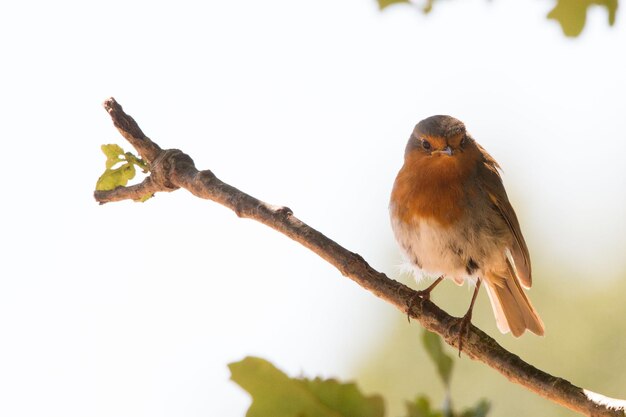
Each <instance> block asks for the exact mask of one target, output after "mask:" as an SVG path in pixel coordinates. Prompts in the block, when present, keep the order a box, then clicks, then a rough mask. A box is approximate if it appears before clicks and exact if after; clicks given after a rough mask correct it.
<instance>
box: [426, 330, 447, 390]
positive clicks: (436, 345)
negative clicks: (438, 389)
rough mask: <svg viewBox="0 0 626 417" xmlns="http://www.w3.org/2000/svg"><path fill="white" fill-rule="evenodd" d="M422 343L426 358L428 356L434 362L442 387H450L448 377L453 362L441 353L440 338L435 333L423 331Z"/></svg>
mask: <svg viewBox="0 0 626 417" xmlns="http://www.w3.org/2000/svg"><path fill="white" fill-rule="evenodd" d="M422 343H424V347H425V348H426V352H427V353H428V356H430V358H431V359H432V361H433V362H435V365H436V366H437V373H438V374H439V377H440V378H441V380H442V381H443V383H444V385H445V386H446V387H448V386H449V385H450V377H451V376H452V366H453V365H454V362H452V357H451V356H449V355H447V354H446V353H445V352H444V351H443V344H442V343H441V338H440V337H439V336H438V335H437V334H435V333H432V332H429V331H428V330H424V332H423V333H422Z"/></svg>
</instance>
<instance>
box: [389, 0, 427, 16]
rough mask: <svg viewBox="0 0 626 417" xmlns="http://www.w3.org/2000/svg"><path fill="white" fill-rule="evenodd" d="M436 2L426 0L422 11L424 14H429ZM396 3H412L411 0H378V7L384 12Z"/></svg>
mask: <svg viewBox="0 0 626 417" xmlns="http://www.w3.org/2000/svg"><path fill="white" fill-rule="evenodd" d="M434 2H435V0H424V6H422V11H423V12H424V13H429V12H430V11H431V10H432V9H433V3H434ZM396 3H410V1H409V0H378V7H379V8H380V10H383V9H384V8H386V7H389V6H391V5H392V4H396Z"/></svg>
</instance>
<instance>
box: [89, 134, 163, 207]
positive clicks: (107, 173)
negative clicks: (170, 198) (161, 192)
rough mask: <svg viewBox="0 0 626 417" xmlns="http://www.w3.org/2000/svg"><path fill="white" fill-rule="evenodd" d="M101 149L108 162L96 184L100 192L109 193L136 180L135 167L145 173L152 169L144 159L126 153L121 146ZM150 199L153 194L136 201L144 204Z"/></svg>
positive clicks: (108, 146) (109, 146)
mask: <svg viewBox="0 0 626 417" xmlns="http://www.w3.org/2000/svg"><path fill="white" fill-rule="evenodd" d="M100 148H101V149H102V153H104V155H105V156H106V157H107V160H106V163H105V166H106V169H105V170H104V173H103V174H102V175H100V178H98V181H97V182H96V190H98V191H108V190H113V189H115V188H116V187H123V186H126V184H128V181H130V180H132V179H133V178H135V174H136V173H137V171H136V169H135V165H137V166H138V167H139V168H141V169H142V171H143V172H144V173H145V172H148V171H149V168H150V167H149V166H148V164H147V163H146V162H145V161H144V160H143V159H141V158H138V157H136V156H135V155H133V154H132V153H130V152H126V153H124V150H123V149H122V147H121V146H119V145H115V144H109V145H102V146H101V147H100ZM119 163H122V165H120V166H119V167H117V168H115V169H113V167H114V166H115V165H117V164H119ZM150 197H152V194H149V195H145V196H142V197H141V198H139V199H138V200H136V201H141V202H144V201H146V200H148V199H149V198H150Z"/></svg>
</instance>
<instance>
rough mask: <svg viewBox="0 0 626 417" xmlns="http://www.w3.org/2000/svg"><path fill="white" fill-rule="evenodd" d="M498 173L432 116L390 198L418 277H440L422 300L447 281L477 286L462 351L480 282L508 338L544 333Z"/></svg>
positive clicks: (445, 119) (450, 122) (478, 150)
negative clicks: (510, 336) (530, 294)
mask: <svg viewBox="0 0 626 417" xmlns="http://www.w3.org/2000/svg"><path fill="white" fill-rule="evenodd" d="M499 168H500V167H499V166H498V163H497V162H496V161H495V160H494V159H493V158H492V157H491V155H489V154H488V153H487V151H485V150H484V149H483V148H482V147H481V146H480V145H479V144H478V143H476V141H475V140H474V139H473V138H472V137H471V136H470V135H469V134H468V133H467V131H466V129H465V125H464V124H463V123H462V122H461V121H460V120H457V119H455V118H453V117H450V116H432V117H429V118H427V119H424V120H422V121H421V122H419V123H418V124H417V126H415V129H414V130H413V134H412V135H411V137H410V139H409V142H408V143H407V145H406V150H405V154H404V165H403V166H402V168H401V169H400V172H398V176H397V177H396V180H395V183H394V185H393V191H392V193H391V202H390V207H389V209H390V215H391V224H392V227H393V231H394V234H395V237H396V239H397V241H398V243H399V245H400V247H401V248H402V251H403V252H404V255H405V256H406V258H407V260H408V261H409V262H410V263H411V265H412V266H413V267H414V268H413V269H414V271H415V274H416V278H421V276H429V277H439V278H438V279H437V280H436V281H435V282H434V283H433V284H432V285H431V286H430V287H428V288H426V289H425V290H422V291H419V292H418V294H419V295H420V296H421V297H425V298H428V297H429V296H430V292H431V291H432V289H433V288H434V287H435V286H436V285H437V284H439V282H441V280H442V279H443V278H449V279H452V280H453V281H454V282H456V283H457V284H459V285H461V284H463V283H464V282H465V281H469V282H470V283H474V284H475V285H476V287H475V290H474V294H473V296H472V300H471V303H470V307H469V309H468V311H467V313H466V314H465V316H464V317H463V318H462V319H461V320H462V321H461V323H460V324H461V329H460V336H459V338H460V340H459V351H460V350H461V347H462V342H463V332H464V330H465V329H466V328H467V326H468V324H469V323H470V322H471V317H472V309H473V307H474V302H475V300H476V296H477V294H478V291H479V289H480V284H481V282H484V283H485V287H486V288H487V294H488V295H489V300H490V301H491V306H492V308H493V313H494V315H495V317H496V322H497V325H498V328H499V329H500V331H501V332H503V333H507V332H509V331H510V332H511V333H512V334H513V335H514V336H516V337H517V336H520V335H521V334H523V333H524V331H526V329H528V330H530V331H531V332H533V333H535V334H538V335H543V333H544V326H543V322H542V321H541V318H539V315H538V314H537V312H536V311H535V309H534V308H533V306H532V304H531V303H530V300H529V299H528V297H526V294H525V292H524V288H525V289H528V288H530V286H531V284H532V277H531V266H530V255H529V253H528V247H527V246H526V242H524V237H523V236H522V232H521V230H520V225H519V222H518V220H517V216H516V215H515V211H514V210H513V207H512V206H511V203H509V199H508V197H507V195H506V191H505V189H504V186H503V184H502V179H501V177H500V173H499V172H498V170H499Z"/></svg>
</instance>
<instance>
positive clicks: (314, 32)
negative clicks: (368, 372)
mask: <svg viewBox="0 0 626 417" xmlns="http://www.w3.org/2000/svg"><path fill="white" fill-rule="evenodd" d="M435 6H436V7H435V9H434V11H433V13H432V14H430V15H428V16H423V15H422V14H421V13H420V12H419V11H418V10H417V9H412V8H411V7H410V6H396V7H391V8H389V9H388V10H386V11H385V12H382V13H381V12H379V11H378V9H377V5H376V3H375V2H374V1H373V0H372V1H370V0H348V1H331V0H320V1H316V2H294V1H287V0H284V1H274V2H266V1H249V0H242V1H236V2H234V1H231V2H228V1H183V2H160V1H158V2H154V1H153V2H146V1H144V2H132V1H117V0H113V1H107V2H85V1H81V2H78V1H63V0H61V1H49V2H43V1H41V2H36V1H33V2H28V1H26V2H20V3H19V4H18V3H17V2H14V4H13V5H9V4H8V2H5V3H4V4H3V5H2V6H0V54H1V55H0V59H1V64H0V95H1V96H0V98H1V100H0V138H1V140H2V162H1V163H0V174H1V178H2V179H3V187H2V188H3V190H2V215H1V216H0V245H1V248H0V249H1V250H0V415H3V416H13V417H18V416H64V417H73V416H77V417H78V416H128V417H131V416H133V417H139V416H151V417H157V416H224V417H230V416H232V417H235V416H242V415H243V414H244V411H245V409H246V407H247V405H248V397H247V395H246V394H245V393H244V392H243V391H241V390H240V389H239V388H238V387H237V386H235V385H234V384H232V383H231V382H229V381H228V378H229V373H228V370H227V364H228V363H229V362H232V361H236V360H240V359H241V358H243V357H244V356H246V355H256V356H262V357H265V358H267V359H270V360H272V361H274V362H275V363H276V364H277V365H278V366H280V367H281V368H282V369H284V370H286V371H287V372H289V373H290V374H292V375H297V374H299V373H300V372H303V373H305V374H306V375H323V376H337V377H340V378H345V379H348V378H353V377H355V375H356V372H357V371H356V370H357V368H358V367H359V366H361V365H362V364H363V363H365V362H366V361H367V358H368V354H369V353H370V352H371V350H372V349H374V346H376V344H377V343H378V342H379V341H380V340H382V339H384V338H385V335H386V334H387V331H388V330H387V329H388V323H389V321H390V320H395V319H397V316H398V315H399V314H401V313H399V312H397V311H396V310H394V309H392V308H391V307H389V306H388V305H386V304H384V303H383V302H381V301H379V300H377V299H376V298H375V297H373V296H372V295H370V294H368V293H366V292H365V291H363V290H362V289H360V288H359V287H357V286H356V285H355V284H353V283H352V282H351V281H349V280H347V279H345V278H343V277H342V276H341V275H340V274H339V273H337V272H336V271H334V270H333V269H332V268H331V267H329V266H327V265H326V264H325V263H324V262H323V261H321V260H320V259H318V258H317V257H316V256H314V255H313V254H311V253H309V252H308V251H306V250H305V249H303V248H301V247H299V246H298V245H297V244H295V243H293V242H291V241H289V240H288V239H287V238H285V237H283V236H281V235H279V234H277V233H275V232H273V231H271V230H269V229H266V228H265V227H263V226H261V225H258V224H255V223H254V222H252V221H249V220H240V219H238V218H237V217H236V216H235V215H234V214H233V213H231V212H229V211H228V210H226V209H224V208H223V207H220V206H217V205H215V204H213V203H210V202H205V201H200V200H198V199H196V198H194V197H192V196H191V195H190V194H188V193H187V192H184V191H179V192H175V193H172V194H169V195H165V194H160V195H158V196H157V197H156V198H154V199H152V200H150V201H149V202H147V203H145V204H135V203H130V202H123V203H118V204H109V205H105V206H98V205H97V204H96V203H95V202H94V201H93V198H92V196H91V194H92V191H93V189H94V184H95V182H96V179H97V178H98V176H99V175H100V173H101V171H102V170H103V168H104V156H103V155H102V154H101V153H100V150H99V147H100V145H101V144H103V143H118V144H120V145H122V146H123V147H124V148H125V149H127V150H128V145H127V144H126V143H125V142H124V141H123V139H122V138H121V136H119V135H118V134H117V132H116V131H115V130H114V129H113V127H112V124H111V122H110V119H109V117H108V115H107V114H106V113H105V112H104V110H103V109H102V107H101V102H102V101H103V100H104V99H106V98H107V97H109V96H114V97H115V98H116V99H117V100H118V101H119V102H120V103H121V104H122V105H123V106H124V109H125V110H126V111H127V112H129V113H130V114H131V115H132V116H133V117H135V119H136V120H137V121H138V122H139V124H140V126H141V127H142V128H143V130H144V131H145V132H146V134H147V135H148V136H150V137H151V138H153V139H154V140H155V141H156V142H157V143H159V144H160V145H161V146H162V147H176V148H180V149H183V150H184V151H185V152H187V153H188V154H190V155H191V156H192V157H193V158H194V160H195V162H196V164H197V166H198V167H199V168H210V169H212V170H213V171H214V172H215V173H216V174H217V175H218V176H219V177H220V178H222V179H223V180H225V181H226V182H229V183H231V184H233V185H235V186H237V187H239V188H241V189H243V190H245V191H247V192H249V193H251V194H252V195H255V196H257V197H259V198H261V199H263V200H265V201H268V202H270V203H274V204H284V205H287V206H289V207H290V208H292V209H293V210H294V212H295V215H296V216H298V217H300V218H301V219H303V220H304V221H306V222H308V223H309V224H311V225H312V226H313V227H316V228H318V229H319V230H321V231H323V232H325V233H326V234H328V235H329V236H330V237H332V238H334V239H336V240H337V241H339V243H341V244H343V245H344V246H346V247H348V248H349V249H351V250H354V251H356V252H359V253H360V254H361V255H363V256H364V257H365V258H366V259H368V261H370V263H371V264H372V265H373V266H374V267H375V268H378V269H380V270H383V271H385V272H387V273H389V274H390V275H392V276H396V275H397V268H396V266H397V264H398V262H399V256H398V255H397V252H396V248H395V244H394V242H393V238H392V236H391V233H390V230H389V226H388V219H387V211H386V210H387V199H388V194H389V191H390V187H391V184H392V182H393V178H394V176H395V174H396V172H397V170H398V169H399V167H400V165H401V162H402V152H403V149H404V145H405V141H406V139H407V138H408V136H409V134H410V132H411V130H412V128H413V126H414V124H415V123H416V122H417V121H419V120H420V119H422V118H424V117H427V116H430V115H432V114H440V113H443V114H451V115H454V116H456V117H458V118H460V119H462V120H464V121H465V123H466V125H467V126H468V129H469V130H470V132H471V133H472V134H473V135H474V136H475V137H476V138H477V139H478V141H479V142H480V143H481V144H482V145H483V146H484V147H486V148H487V149H488V150H489V151H490V152H491V153H492V155H493V156H494V157H496V159H497V160H498V161H499V162H500V163H501V165H502V166H503V167H504V169H505V183H506V185H507V188H508V189H509V195H510V198H511V200H512V201H513V203H514V206H516V208H517V210H518V213H519V215H520V217H521V219H522V224H523V229H524V232H525V235H526V237H527V240H528V242H529V245H530V247H531V248H538V247H541V251H540V253H536V252H538V250H535V253H536V254H535V260H536V263H537V264H538V265H540V266H539V268H541V265H547V264H552V263H555V264H558V265H560V266H561V268H562V269H561V270H562V274H561V276H562V277H573V278H572V279H569V280H567V281H565V280H564V285H571V286H575V287H583V286H584V285H586V283H585V281H584V279H588V278H589V277H593V279H594V282H596V283H597V285H601V284H602V283H601V282H600V283H598V281H602V279H603V277H605V279H607V280H610V279H611V277H615V276H616V274H618V272H619V271H623V270H624V268H626V261H625V259H624V256H623V250H624V247H626V220H625V216H624V214H625V213H626V191H625V190H626V164H624V162H623V161H624V152H626V135H625V134H624V121H625V116H626V115H625V113H624V112H625V107H624V101H623V100H624V97H625V96H626V58H625V57H626V55H625V54H624V53H623V51H624V44H625V42H626V26H624V24H623V22H622V20H623V17H624V15H623V13H622V12H621V11H620V13H618V16H617V25H616V26H615V27H613V28H609V27H608V25H607V18H606V13H605V12H604V10H602V9H592V12H591V13H590V15H589V19H588V23H587V28H586V29H585V31H584V33H583V35H582V36H581V37H580V38H579V39H576V40H571V39H566V38H564V37H563V36H562V34H561V32H560V28H559V27H558V25H557V24H556V23H554V22H548V21H547V20H545V18H544V16H545V14H546V13H547V12H548V10H549V9H550V7H551V6H552V2H550V1H545V2H535V1H524V2H519V1H512V0H498V1H494V2H486V1H478V0H474V1H455V2H452V1H451V2H440V3H439V2H438V3H437V4H436V5H435ZM572 260H575V262H572ZM531 296H532V294H531ZM459 312H460V311H459ZM459 312H457V313H459ZM551 324H553V323H547V325H548V326H550V325H551ZM479 325H481V327H483V328H485V330H487V331H489V332H492V333H493V332H494V331H495V325H494V324H493V323H492V322H489V321H485V322H483V323H480V324H479Z"/></svg>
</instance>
